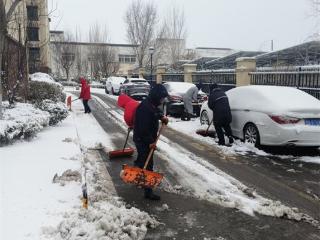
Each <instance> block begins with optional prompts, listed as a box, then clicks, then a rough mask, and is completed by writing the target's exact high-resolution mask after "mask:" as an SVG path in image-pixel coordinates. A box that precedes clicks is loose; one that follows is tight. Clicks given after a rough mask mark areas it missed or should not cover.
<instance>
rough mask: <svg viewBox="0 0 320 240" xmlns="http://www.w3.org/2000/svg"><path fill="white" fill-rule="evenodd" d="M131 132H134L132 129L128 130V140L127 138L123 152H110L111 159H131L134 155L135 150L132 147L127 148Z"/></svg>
mask: <svg viewBox="0 0 320 240" xmlns="http://www.w3.org/2000/svg"><path fill="white" fill-rule="evenodd" d="M131 130H132V128H128V133H127V138H126V141H125V143H124V146H123V148H122V150H114V151H110V152H109V158H110V159H111V158H117V157H130V156H132V155H133V153H134V149H133V148H131V147H129V148H126V146H127V143H128V138H129V135H130V132H131Z"/></svg>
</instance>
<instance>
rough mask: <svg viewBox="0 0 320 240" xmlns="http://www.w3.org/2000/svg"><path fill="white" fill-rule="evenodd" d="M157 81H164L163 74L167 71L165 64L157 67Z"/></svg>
mask: <svg viewBox="0 0 320 240" xmlns="http://www.w3.org/2000/svg"><path fill="white" fill-rule="evenodd" d="M156 73H157V83H159V84H161V83H162V80H163V79H162V75H163V74H165V73H166V67H164V66H158V67H157V72H156Z"/></svg>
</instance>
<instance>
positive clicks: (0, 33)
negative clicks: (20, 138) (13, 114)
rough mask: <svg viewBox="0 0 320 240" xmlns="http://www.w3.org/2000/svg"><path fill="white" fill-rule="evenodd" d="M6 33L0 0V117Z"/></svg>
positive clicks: (4, 13)
mask: <svg viewBox="0 0 320 240" xmlns="http://www.w3.org/2000/svg"><path fill="white" fill-rule="evenodd" d="M6 33H7V19H6V10H5V6H4V1H3V0H0V119H2V117H3V114H2V76H3V75H2V71H3V69H2V59H3V51H4V41H5V36H6Z"/></svg>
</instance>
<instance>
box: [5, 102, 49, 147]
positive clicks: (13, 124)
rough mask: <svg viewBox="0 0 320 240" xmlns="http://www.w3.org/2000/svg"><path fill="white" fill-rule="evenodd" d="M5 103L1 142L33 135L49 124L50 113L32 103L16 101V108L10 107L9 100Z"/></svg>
mask: <svg viewBox="0 0 320 240" xmlns="http://www.w3.org/2000/svg"><path fill="white" fill-rule="evenodd" d="M3 105H4V113H3V119H1V120H0V144H4V143H9V142H11V141H12V140H14V139H18V138H27V137H30V136H33V135H35V134H36V133H37V132H39V131H40V130H41V129H43V128H44V127H46V126H48V125H49V121H50V114H49V113H48V112H45V111H41V110H40V109H36V108H35V107H34V106H33V105H31V104H26V103H16V106H15V107H14V108H9V104H8V103H7V102H5V103H4V104H3Z"/></svg>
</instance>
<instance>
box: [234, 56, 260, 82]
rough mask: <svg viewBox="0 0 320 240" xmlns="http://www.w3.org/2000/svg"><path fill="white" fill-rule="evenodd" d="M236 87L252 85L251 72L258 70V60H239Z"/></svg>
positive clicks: (237, 60) (245, 58)
mask: <svg viewBox="0 0 320 240" xmlns="http://www.w3.org/2000/svg"><path fill="white" fill-rule="evenodd" d="M236 62H237V68H236V86H237V87H240V86H246V85H250V75H249V73H250V72H254V71H255V70H256V59H255V58H250V57H243V58H237V59H236Z"/></svg>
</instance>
